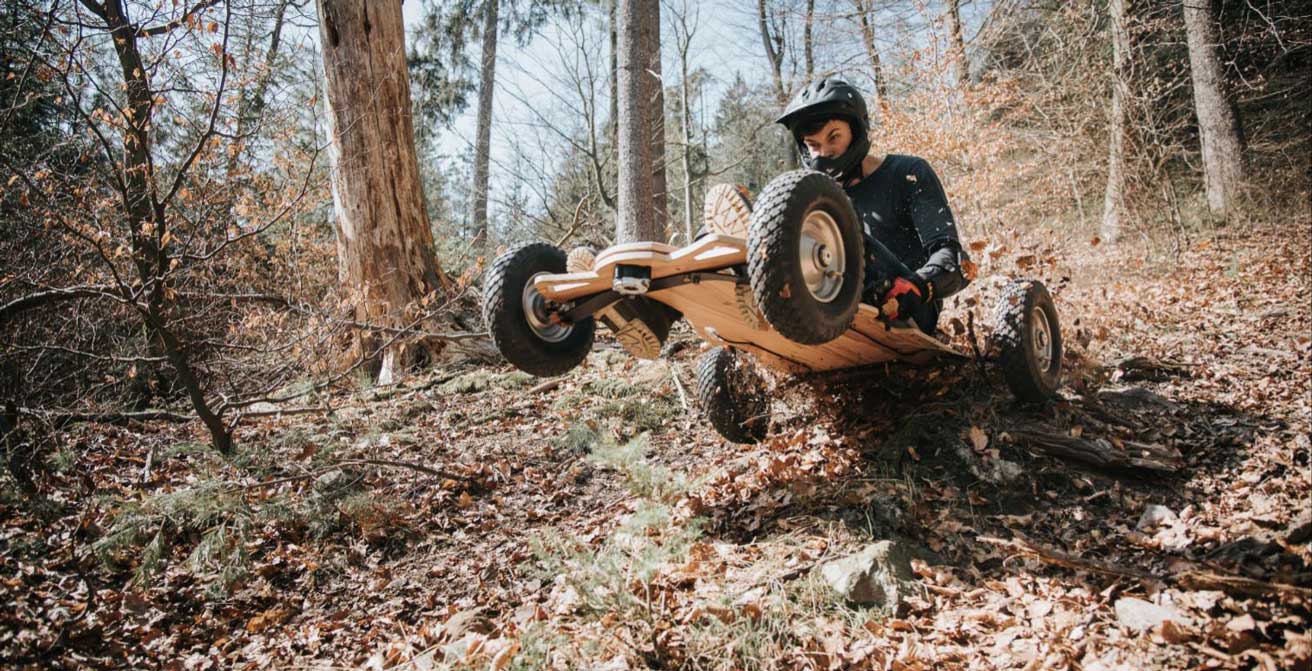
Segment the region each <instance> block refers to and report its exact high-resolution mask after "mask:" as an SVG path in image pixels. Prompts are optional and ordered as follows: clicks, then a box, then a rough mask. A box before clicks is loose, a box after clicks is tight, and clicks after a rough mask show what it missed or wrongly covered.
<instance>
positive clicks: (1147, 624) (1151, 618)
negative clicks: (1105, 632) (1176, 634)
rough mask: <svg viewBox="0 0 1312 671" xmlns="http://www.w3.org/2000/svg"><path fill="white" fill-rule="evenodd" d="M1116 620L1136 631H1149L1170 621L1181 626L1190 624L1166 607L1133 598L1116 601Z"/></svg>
mask: <svg viewBox="0 0 1312 671" xmlns="http://www.w3.org/2000/svg"><path fill="white" fill-rule="evenodd" d="M1116 619H1117V620H1118V621H1119V622H1120V623H1121V625H1123V626H1125V627H1127V628H1129V629H1132V630H1134V631H1147V630H1149V629H1152V628H1153V627H1156V626H1157V625H1159V624H1161V623H1163V622H1166V621H1168V620H1169V621H1171V622H1174V623H1176V624H1180V625H1183V624H1188V623H1189V621H1188V620H1187V619H1185V618H1184V617H1183V616H1181V615H1180V614H1179V613H1177V612H1175V611H1174V610H1171V609H1170V608H1167V607H1166V606H1159V605H1157V604H1155V603H1149V602H1147V601H1144V600H1143V599H1135V598H1133V597H1125V598H1122V599H1118V600H1117V601H1116Z"/></svg>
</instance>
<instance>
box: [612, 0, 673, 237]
mask: <svg viewBox="0 0 1312 671" xmlns="http://www.w3.org/2000/svg"><path fill="white" fill-rule="evenodd" d="M659 22H660V5H659V4H657V3H655V2H649V1H648V0H622V1H621V2H620V6H619V31H618V32H619V36H618V37H619V40H618V41H619V45H618V46H619V67H618V82H617V84H618V88H619V96H618V101H619V110H618V115H619V117H618V118H619V124H618V125H619V132H618V154H619V185H618V186H619V188H618V200H619V213H618V215H619V216H618V217H617V219H616V226H615V229H616V230H615V240H616V242H637V241H646V240H662V239H663V235H662V225H661V223H662V222H660V221H658V220H657V216H656V212H655V210H654V209H653V207H652V205H653V199H654V194H655V179H654V178H655V174H654V168H653V166H654V165H656V161H657V160H659V159H658V158H657V157H656V156H655V154H654V148H655V142H653V140H652V136H653V131H654V127H655V124H656V119H657V118H660V119H661V121H662V122H663V117H664V114H663V113H660V112H659V111H658V110H654V109H652V101H653V100H655V99H656V96H655V93H654V92H653V91H652V88H653V87H654V86H655V85H656V82H657V81H658V80H657V79H655V78H654V77H652V76H651V75H650V74H649V73H648V71H647V70H648V67H649V66H650V64H651V54H650V51H648V50H649V49H650V46H651V45H652V44H657V43H658V42H657V38H656V35H657V34H658V33H657V32H656V29H657V28H658V27H659ZM658 114H659V117H658ZM662 125H663V123H662Z"/></svg>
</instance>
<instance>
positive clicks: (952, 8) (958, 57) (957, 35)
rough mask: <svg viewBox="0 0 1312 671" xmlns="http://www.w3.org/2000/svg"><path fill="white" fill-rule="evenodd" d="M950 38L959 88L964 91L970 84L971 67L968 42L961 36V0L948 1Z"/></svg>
mask: <svg viewBox="0 0 1312 671" xmlns="http://www.w3.org/2000/svg"><path fill="white" fill-rule="evenodd" d="M948 38H949V40H950V42H951V45H952V60H953V62H954V64H955V65H956V68H957V86H958V87H960V88H963V89H964V88H966V85H967V84H969V83H970V65H969V63H968V62H967V61H966V40H965V39H964V38H963V37H962V35H961V0H948Z"/></svg>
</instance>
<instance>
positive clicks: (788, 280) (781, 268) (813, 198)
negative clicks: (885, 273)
mask: <svg viewBox="0 0 1312 671" xmlns="http://www.w3.org/2000/svg"><path fill="white" fill-rule="evenodd" d="M816 241H823V242H824V243H825V244H823V245H816V244H813V243H814V242H816ZM862 244H863V243H862V239H861V222H860V220H859V219H858V218H857V216H856V210H854V209H853V207H852V201H851V200H849V199H848V197H847V194H845V193H843V189H842V187H840V186H839V185H838V182H835V181H834V180H833V179H832V178H830V177H829V176H828V175H825V174H824V173H819V172H814V171H809V170H794V171H792V172H786V173H784V174H782V175H780V176H778V177H776V178H774V180H773V181H771V182H770V184H769V185H767V186H766V187H765V190H764V191H762V192H761V197H760V198H759V199H758V200H757V202H756V207H755V208H754V209H753V210H752V225H751V229H750V231H749V232H748V236H747V271H748V277H749V279H750V280H751V285H752V292H753V293H754V294H755V295H756V301H757V304H758V305H759V306H760V308H761V313H762V314H763V315H764V316H765V320H766V321H767V322H769V324H770V326H772V327H774V329H775V330H776V331H778V332H779V333H780V334H782V335H783V336H784V337H785V338H788V339H789V340H792V341H793V342H797V343H801V344H804V345H820V344H823V343H826V342H829V341H830V340H833V339H834V338H837V337H838V336H840V335H842V334H843V332H844V331H846V330H847V328H848V327H849V326H850V325H851V324H852V319H853V317H854V316H855V315H856V311H857V306H858V304H859V303H860V301H861V283H862V273H863V272H864V268H863V265H862V264H863V263H864V260H865V253H864V249H863V248H862Z"/></svg>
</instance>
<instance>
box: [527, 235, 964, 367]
mask: <svg viewBox="0 0 1312 671" xmlns="http://www.w3.org/2000/svg"><path fill="white" fill-rule="evenodd" d="M746 260H747V241H746V240H743V239H741V238H735V237H731V236H726V235H711V236H707V237H704V238H701V239H700V240H698V241H696V242H694V243H693V244H691V245H688V246H687V247H683V248H678V249H676V248H675V247H672V246H670V245H666V244H662V243H655V242H639V243H631V244H625V245H616V246H614V247H610V248H608V249H606V250H604V251H603V252H601V253H600V254H598V255H597V260H596V263H595V266H594V269H593V271H592V272H586V273H564V274H558V275H544V276H542V277H539V278H538V279H537V280H536V281H535V284H536V286H537V288H538V291H539V292H540V293H542V295H543V296H546V297H547V298H550V299H552V300H556V301H568V300H574V299H577V298H582V297H585V296H590V295H593V294H597V293H600V292H602V291H606V290H607V289H610V287H611V280H612V277H613V276H614V274H615V265H616V264H618V263H626V264H632V265H643V266H650V267H651V274H652V279H659V278H661V277H668V276H670V275H677V274H680V273H687V272H694V271H704V272H713V271H716V270H721V269H724V268H728V267H731V266H734V265H737V264H740V263H745V262H746ZM647 296H649V297H651V298H652V299H655V300H658V301H661V302H662V303H665V304H667V305H669V306H670V307H673V308H674V309H676V310H678V311H680V312H682V313H683V316H684V318H686V319H687V320H688V321H689V322H690V323H691V324H692V326H693V328H695V329H696V330H697V332H698V334H700V335H701V336H702V338H704V339H705V340H707V341H708V342H711V343H713V344H716V345H721V344H722V345H726V346H729V347H733V348H735V349H740V350H743V351H746V352H751V353H752V354H755V355H756V356H757V358H759V359H760V360H761V363H763V364H765V365H766V366H769V367H771V368H774V369H777V370H781V371H785V372H790V373H805V372H811V371H823V370H835V369H839V368H850V367H853V366H864V365H869V364H874V363H882V362H884V361H907V362H910V363H916V364H922V363H927V362H929V361H931V360H933V359H935V358H938V357H941V356H949V357H960V356H962V355H961V354H960V353H958V352H957V351H955V350H953V349H952V348H950V347H947V346H946V345H944V344H942V343H940V342H939V341H938V340H936V339H934V338H932V337H930V336H928V335H925V334H924V333H922V332H921V331H920V329H918V328H916V327H915V326H913V325H910V324H909V323H906V322H902V323H894V324H891V325H889V324H886V323H885V322H883V321H880V320H879V319H878V315H879V313H878V311H877V310H876V309H875V308H873V307H871V306H869V305H862V306H860V308H859V309H858V311H857V314H856V318H855V319H854V321H853V323H852V327H851V328H849V329H848V330H847V332H846V333H844V334H843V335H841V336H839V337H838V338H836V339H834V340H832V341H830V342H827V343H825V344H823V345H801V344H798V343H795V342H793V341H791V340H788V339H787V338H785V337H783V336H782V335H780V334H779V333H778V332H777V331H775V330H774V329H771V328H770V327H769V326H768V325H763V326H762V328H755V327H753V326H752V325H751V324H750V323H749V322H748V321H747V320H746V319H745V318H744V316H743V313H742V311H741V310H740V309H739V306H738V298H737V296H736V295H735V293H734V283H733V282H700V283H696V284H681V285H678V286H675V287H671V288H669V289H662V290H660V291H652V292H650V293H648V294H647Z"/></svg>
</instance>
